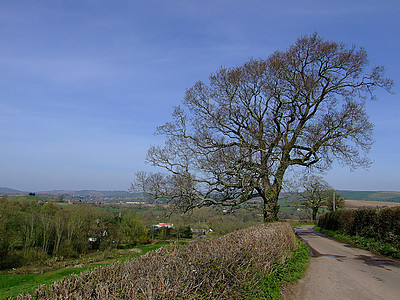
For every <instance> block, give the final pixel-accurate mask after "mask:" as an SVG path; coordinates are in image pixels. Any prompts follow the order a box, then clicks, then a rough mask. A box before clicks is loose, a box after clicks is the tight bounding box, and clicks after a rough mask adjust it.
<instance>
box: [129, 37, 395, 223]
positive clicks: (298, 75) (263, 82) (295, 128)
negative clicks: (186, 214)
mask: <svg viewBox="0 0 400 300" xmlns="http://www.w3.org/2000/svg"><path fill="white" fill-rule="evenodd" d="M367 65H368V60H367V53H366V51H365V50H364V49H362V48H361V49H357V48H356V47H350V48H348V47H346V46H345V45H344V44H342V43H336V42H331V41H326V40H324V39H322V38H321V37H319V36H318V35H317V34H313V35H311V36H304V37H301V38H299V39H298V40H297V41H296V43H295V44H294V45H292V46H290V47H289V49H288V50H287V51H283V52H281V51H277V52H275V53H274V54H272V55H271V56H269V57H268V58H267V59H258V60H256V59H250V60H249V61H248V62H246V63H245V64H244V65H242V66H237V67H233V68H225V67H221V68H220V69H219V70H218V71H217V72H216V73H214V74H211V76H210V78H209V80H210V82H209V84H207V83H204V82H201V81H199V82H197V83H196V84H195V85H194V86H193V87H192V88H190V89H188V90H187V91H186V96H185V99H184V100H183V106H182V107H179V106H178V107H176V108H175V110H174V112H173V120H172V121H171V122H168V123H166V124H165V125H163V126H160V127H158V129H157V132H158V133H159V134H162V135H164V136H166V142H165V145H164V146H163V147H161V146H152V147H151V148H150V149H149V151H148V155H147V162H149V163H150V164H152V165H153V166H158V167H161V168H164V169H165V170H167V171H168V174H161V173H158V174H147V173H143V172H140V173H138V174H137V176H136V180H135V182H134V184H133V185H134V187H135V188H139V189H141V190H144V191H145V192H147V193H150V194H153V195H154V196H156V197H164V198H167V199H169V200H170V201H171V202H172V203H174V204H175V205H176V206H177V207H178V208H180V209H183V210H188V209H191V208H194V207H199V206H203V205H213V204H218V205H225V206H235V205H239V204H241V203H243V202H246V201H248V200H249V199H252V198H254V197H261V198H262V200H263V203H264V205H263V213H264V221H265V222H270V221H275V220H277V214H278V211H279V206H278V196H279V193H280V192H281V190H282V185H283V180H284V176H285V173H286V171H287V170H288V169H289V168H291V167H296V166H300V167H312V166H313V167H315V168H319V169H326V168H327V167H329V166H330V165H331V163H332V161H333V160H335V159H337V160H339V161H340V162H343V163H345V164H348V165H349V166H350V167H353V168H355V167H359V166H368V165H369V160H368V158H367V157H366V156H365V154H366V152H367V151H368V150H369V148H370V146H371V144H372V142H373V140H372V129H373V125H372V124H371V122H369V120H368V116H367V114H366V111H365V107H364V100H365V99H366V98H368V97H373V96H374V95H373V91H374V89H375V88H376V87H382V88H384V89H386V90H388V91H390V88H391V86H392V81H391V80H390V79H387V78H385V77H384V69H383V67H375V68H373V69H372V70H371V71H368V70H366V67H367Z"/></svg>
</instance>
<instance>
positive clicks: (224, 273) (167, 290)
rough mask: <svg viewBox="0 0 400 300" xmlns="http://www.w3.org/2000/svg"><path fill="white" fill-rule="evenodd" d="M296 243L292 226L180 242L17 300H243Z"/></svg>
mask: <svg viewBox="0 0 400 300" xmlns="http://www.w3.org/2000/svg"><path fill="white" fill-rule="evenodd" d="M294 247H296V239H295V237H294V234H293V230H292V229H291V227H290V225H289V224H287V223H274V224H269V225H259V226H255V227H251V228H248V229H244V230H240V231H237V232H234V233H231V234H228V235H226V236H224V237H220V238H215V239H211V240H206V241H199V242H193V243H189V244H187V245H185V246H182V245H180V244H178V243H175V244H173V245H171V246H169V247H164V248H160V249H158V250H157V251H154V252H149V253H147V254H146V255H143V256H141V257H139V258H137V259H135V260H129V261H126V262H124V263H121V262H116V263H114V264H112V265H110V266H107V267H100V268H96V269H93V270H88V271H86V272H83V273H81V274H80V275H72V276H70V277H66V278H64V279H63V280H61V281H58V282H56V283H54V284H52V285H51V286H49V287H47V288H46V287H41V288H39V289H37V290H36V292H35V294H34V295H33V296H31V295H20V296H19V297H18V299H66V298H70V299H234V298H238V299H243V298H247V297H248V296H249V294H246V293H247V292H246V291H248V287H249V286H254V283H256V282H258V281H260V280H263V278H265V277H266V276H267V275H268V274H270V273H271V272H273V266H274V265H275V264H276V262H283V261H285V259H286V258H287V255H288V253H290V251H289V250H291V249H293V248H294Z"/></svg>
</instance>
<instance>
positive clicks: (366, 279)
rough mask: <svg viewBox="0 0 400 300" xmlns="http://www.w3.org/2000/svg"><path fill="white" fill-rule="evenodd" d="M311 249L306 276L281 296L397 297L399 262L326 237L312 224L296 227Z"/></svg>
mask: <svg viewBox="0 0 400 300" xmlns="http://www.w3.org/2000/svg"><path fill="white" fill-rule="evenodd" d="M295 231H296V233H297V235H298V236H299V238H300V239H302V240H303V241H304V242H305V243H306V244H307V245H308V246H309V247H310V250H311V252H312V257H311V259H310V265H309V268H308V270H307V272H306V274H305V276H304V277H303V278H302V279H301V280H300V281H299V282H298V283H296V284H294V285H289V286H287V287H285V288H284V290H283V292H282V296H283V297H282V298H283V299H307V300H313V299H319V300H320V299H335V300H336V299H363V300H366V299H385V300H387V299H397V300H399V299H400V262H399V261H398V260H394V259H390V258H387V257H384V256H381V255H377V254H374V253H372V252H369V251H365V250H362V249H358V248H355V247H353V246H351V245H348V244H344V243H341V242H338V241H335V240H333V239H330V238H327V237H325V236H323V235H322V234H320V233H317V232H316V231H314V230H313V226H312V225H304V226H300V227H298V228H296V229H295Z"/></svg>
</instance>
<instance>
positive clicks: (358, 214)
mask: <svg viewBox="0 0 400 300" xmlns="http://www.w3.org/2000/svg"><path fill="white" fill-rule="evenodd" d="M318 226H319V227H321V228H323V229H326V230H331V231H338V232H340V233H343V234H346V235H350V236H360V237H364V238H370V239H373V240H375V241H379V242H382V243H384V244H385V245H387V246H385V249H383V253H384V254H385V255H391V256H393V257H399V258H400V206H397V207H392V208H372V209H357V210H341V211H335V212H330V213H326V214H324V215H322V216H320V218H319V221H318Z"/></svg>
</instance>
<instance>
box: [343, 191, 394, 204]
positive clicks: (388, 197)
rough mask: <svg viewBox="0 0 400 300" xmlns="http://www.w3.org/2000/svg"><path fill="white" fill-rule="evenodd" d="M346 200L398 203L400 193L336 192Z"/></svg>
mask: <svg viewBox="0 0 400 300" xmlns="http://www.w3.org/2000/svg"><path fill="white" fill-rule="evenodd" d="M337 193H338V194H339V195H341V196H342V197H343V198H344V199H346V200H361V201H383V202H400V192H380V191H337Z"/></svg>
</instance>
